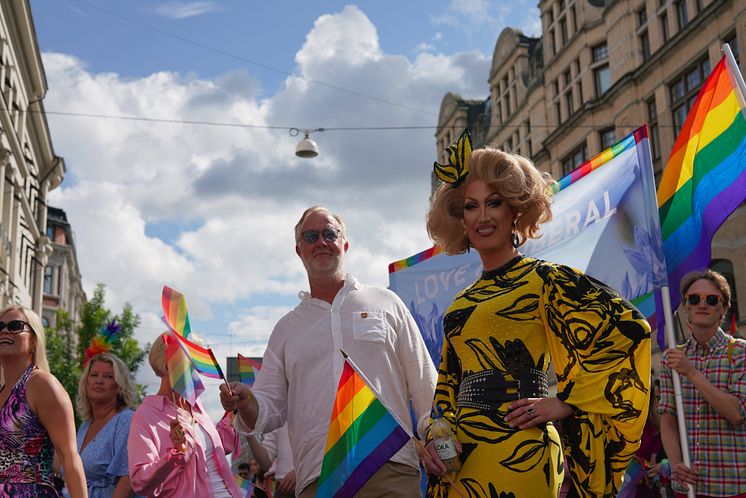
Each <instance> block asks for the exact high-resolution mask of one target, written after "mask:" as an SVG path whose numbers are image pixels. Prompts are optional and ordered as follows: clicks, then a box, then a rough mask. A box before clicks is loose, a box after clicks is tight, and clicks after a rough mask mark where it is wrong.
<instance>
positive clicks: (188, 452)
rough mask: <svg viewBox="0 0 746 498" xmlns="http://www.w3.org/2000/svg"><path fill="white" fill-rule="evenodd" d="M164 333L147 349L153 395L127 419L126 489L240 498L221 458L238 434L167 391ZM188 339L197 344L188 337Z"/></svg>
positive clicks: (200, 407) (225, 421) (228, 419)
mask: <svg viewBox="0 0 746 498" xmlns="http://www.w3.org/2000/svg"><path fill="white" fill-rule="evenodd" d="M169 334H170V332H166V333H164V334H162V335H161V336H160V337H158V338H157V339H156V340H155V341H154V342H153V345H152V346H151V347H150V353H149V354H148V362H149V363H150V366H151V368H152V369H153V372H154V373H155V374H156V375H157V376H158V377H160V379H161V385H160V388H159V389H158V392H157V393H156V394H154V395H151V396H146V397H145V399H143V401H142V404H141V405H140V406H139V407H138V408H137V410H136V411H135V415H134V417H133V418H132V427H131V428H130V433H129V438H128V440H127V453H128V459H129V473H130V481H131V484H132V488H133V489H134V490H135V492H136V493H137V494H141V495H146V496H159V497H164V498H165V497H173V498H181V497H187V496H190V497H191V496H194V497H203V496H212V497H213V498H241V497H242V496H243V495H242V494H241V490H240V489H239V488H238V485H237V484H236V481H235V478H234V477H233V474H232V471H231V467H230V464H229V463H228V459H227V458H226V455H227V454H230V453H231V452H232V451H233V450H235V449H238V446H239V442H238V434H237V433H236V431H235V429H233V426H232V425H231V417H230V416H229V415H228V414H227V413H226V416H225V417H223V419H222V420H221V421H220V422H219V423H218V425H217V427H216V426H215V424H213V422H212V420H210V417H209V415H208V413H207V411H206V410H205V407H204V405H203V404H202V402H201V401H200V400H199V399H197V401H196V403H195V404H194V406H191V405H190V404H189V403H188V402H187V401H186V400H185V399H184V398H183V397H182V396H181V395H180V394H179V393H177V392H176V391H174V390H173V389H172V388H171V382H170V381H169V377H168V364H167V359H166V341H167V340H173V341H176V340H178V339H176V338H175V337H169ZM189 340H191V341H193V342H195V343H199V342H200V341H199V340H198V339H197V338H196V337H195V335H194V334H191V335H190V336H189Z"/></svg>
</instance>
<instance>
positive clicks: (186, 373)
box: [161, 332, 205, 406]
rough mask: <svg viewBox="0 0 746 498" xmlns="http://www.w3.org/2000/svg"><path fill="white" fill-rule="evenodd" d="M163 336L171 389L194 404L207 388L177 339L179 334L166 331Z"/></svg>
mask: <svg viewBox="0 0 746 498" xmlns="http://www.w3.org/2000/svg"><path fill="white" fill-rule="evenodd" d="M161 337H162V338H163V342H164V343H165V344H166V364H167V365H168V380H169V381H170V383H171V389H173V390H174V391H176V392H177V393H179V394H180V395H181V397H182V398H184V399H185V400H187V402H188V403H189V404H190V405H192V406H194V404H195V403H196V402H197V398H198V397H199V395H200V394H202V391H204V390H205V386H204V385H203V384H202V381H201V380H200V378H199V375H197V372H196V371H195V370H194V367H193V366H192V362H191V361H190V359H189V357H188V356H187V353H186V352H185V351H184V348H183V347H182V346H181V345H180V344H179V341H178V340H177V339H176V337H177V336H176V335H175V334H172V333H170V332H166V333H164V334H162V335H161Z"/></svg>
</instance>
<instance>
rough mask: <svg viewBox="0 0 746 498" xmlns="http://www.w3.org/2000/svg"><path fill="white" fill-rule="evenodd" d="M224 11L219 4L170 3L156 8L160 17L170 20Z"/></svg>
mask: <svg viewBox="0 0 746 498" xmlns="http://www.w3.org/2000/svg"><path fill="white" fill-rule="evenodd" d="M219 10H223V8H222V7H221V6H220V5H219V4H218V3H217V2H168V3H164V4H162V5H159V6H157V7H156V8H155V12H156V13H157V14H158V15H161V16H163V17H167V18H169V19H186V18H188V17H195V16H201V15H203V14H208V13H210V12H215V11H219Z"/></svg>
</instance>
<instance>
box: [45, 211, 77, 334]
mask: <svg viewBox="0 0 746 498" xmlns="http://www.w3.org/2000/svg"><path fill="white" fill-rule="evenodd" d="M47 237H49V239H50V241H51V245H52V254H51V255H50V256H49V260H48V261H47V266H46V267H45V268H44V284H43V292H44V299H43V307H42V315H41V318H42V322H44V325H45V326H48V327H49V326H52V327H54V326H55V325H56V315H57V310H58V309H62V310H65V311H66V312H67V313H68V314H69V316H70V318H71V319H72V321H73V322H74V323H79V322H80V313H81V311H82V308H83V304H84V303H85V301H86V296H85V292H84V291H83V284H82V281H81V275H80V268H79V267H78V257H77V254H76V251H75V238H74V236H73V231H72V228H71V227H70V223H68V221H67V215H66V214H65V212H64V211H63V210H62V209H59V208H56V207H52V206H49V207H48V208H47Z"/></svg>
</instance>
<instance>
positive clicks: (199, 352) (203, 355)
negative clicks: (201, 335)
mask: <svg viewBox="0 0 746 498" xmlns="http://www.w3.org/2000/svg"><path fill="white" fill-rule="evenodd" d="M173 336H174V337H176V338H177V339H178V342H179V344H181V347H182V348H183V349H184V352H185V353H186V354H188V355H189V357H190V358H191V359H192V363H193V364H194V368H196V369H197V371H198V372H199V373H201V374H202V375H204V376H205V377H211V378H213V379H222V378H223V370H222V369H221V368H220V364H218V362H217V360H216V359H215V355H214V354H213V353H212V349H210V348H203V347H202V346H199V345H197V344H195V343H193V342H192V341H190V340H189V339H186V338H185V337H182V336H180V335H179V334H173Z"/></svg>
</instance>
